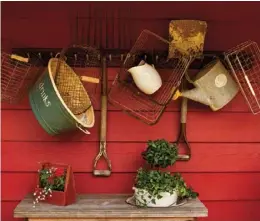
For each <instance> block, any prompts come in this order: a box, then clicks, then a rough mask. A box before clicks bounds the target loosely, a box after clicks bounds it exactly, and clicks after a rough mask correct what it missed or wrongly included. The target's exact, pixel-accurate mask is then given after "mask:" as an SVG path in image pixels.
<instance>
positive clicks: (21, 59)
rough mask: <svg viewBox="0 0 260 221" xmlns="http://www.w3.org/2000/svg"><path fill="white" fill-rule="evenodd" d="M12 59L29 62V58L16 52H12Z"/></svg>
mask: <svg viewBox="0 0 260 221" xmlns="http://www.w3.org/2000/svg"><path fill="white" fill-rule="evenodd" d="M11 59H14V60H17V61H21V62H25V63H28V62H29V58H25V57H22V56H19V55H16V54H12V55H11Z"/></svg>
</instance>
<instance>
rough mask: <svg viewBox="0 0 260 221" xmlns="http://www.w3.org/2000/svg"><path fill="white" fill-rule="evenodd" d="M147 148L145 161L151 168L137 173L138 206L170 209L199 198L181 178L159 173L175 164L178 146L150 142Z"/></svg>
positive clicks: (164, 141) (164, 172)
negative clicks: (183, 201) (186, 200)
mask: <svg viewBox="0 0 260 221" xmlns="http://www.w3.org/2000/svg"><path fill="white" fill-rule="evenodd" d="M147 144H148V146H147V148H146V150H145V151H143V152H142V157H143V159H144V160H146V162H147V163H148V165H149V166H148V167H146V168H142V167H141V168H139V169H138V171H137V175H136V178H135V185H134V187H133V189H134V198H135V202H136V205H137V206H142V207H168V206H171V205H174V204H176V203H177V200H180V199H185V198H194V197H197V196H198V193H196V192H194V191H193V190H192V188H190V187H188V186H187V184H186V183H185V181H184V179H183V178H182V176H181V174H179V173H175V174H173V173H170V172H168V171H162V170H160V168H167V167H169V166H172V165H173V164H174V163H175V162H176V160H177V157H178V149H177V146H176V145H175V144H171V143H169V142H168V141H166V140H165V139H158V140H154V141H148V142H147Z"/></svg>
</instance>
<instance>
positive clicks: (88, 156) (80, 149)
mask: <svg viewBox="0 0 260 221" xmlns="http://www.w3.org/2000/svg"><path fill="white" fill-rule="evenodd" d="M98 146H99V143H98V142H88V143H85V142H3V143H2V171H5V172H11V171H16V172H19V171H23V172H33V171H37V170H38V162H39V161H42V160H46V161H50V162H61V161H62V162H67V163H69V164H71V165H72V168H73V171H75V172H91V171H92V167H93V159H94V158H95V156H96V154H97V152H98ZM145 147H146V143H117V142H110V143H108V144H107V148H108V150H107V151H108V155H109V158H110V159H111V161H112V167H113V172H114V173H117V172H135V171H136V170H137V169H138V168H139V167H141V166H142V165H144V164H143V163H144V162H143V160H142V158H141V155H140V154H141V152H142V151H143V150H144V149H145ZM191 148H192V158H191V160H190V161H189V162H180V161H179V162H177V163H176V164H175V165H174V166H173V167H170V168H169V169H171V171H180V172H259V171H260V164H259V161H260V144H259V143H191ZM71 156H73V157H71ZM10 159H12V160H10ZM21 159H23V160H21ZM220 162H221V163H220ZM99 166H100V167H104V166H105V165H104V162H103V161H102V160H101V161H100V164H99Z"/></svg>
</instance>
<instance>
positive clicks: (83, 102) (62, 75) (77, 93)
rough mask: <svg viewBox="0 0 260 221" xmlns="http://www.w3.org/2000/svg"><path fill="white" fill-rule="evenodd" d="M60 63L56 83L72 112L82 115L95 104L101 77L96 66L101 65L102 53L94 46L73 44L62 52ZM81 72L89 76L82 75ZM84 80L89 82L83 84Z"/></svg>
mask: <svg viewBox="0 0 260 221" xmlns="http://www.w3.org/2000/svg"><path fill="white" fill-rule="evenodd" d="M62 61H66V62H62ZM58 63H59V64H58V65H57V69H56V73H57V74H56V75H55V84H56V86H57V88H58V90H59V93H60V95H61V97H62V99H63V100H64V102H65V103H66V105H67V106H68V108H69V109H70V110H71V111H72V113H73V114H75V115H80V114H82V113H84V112H86V111H87V110H88V109H89V108H90V107H91V106H93V103H92V100H94V94H95V91H96V89H97V85H98V84H97V83H99V78H100V73H99V72H97V71H94V67H96V66H100V53H99V51H98V50H96V49H95V48H92V47H88V46H80V45H73V46H72V47H70V48H65V49H64V50H63V51H62V52H61V53H60V58H59V62H58ZM68 64H71V66H69V65H68ZM79 72H81V74H83V75H87V76H80V75H79V74H78V73H79ZM83 81H86V82H87V83H86V84H85V82H84V85H83V83H82V82H83Z"/></svg>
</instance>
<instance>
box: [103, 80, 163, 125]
mask: <svg viewBox="0 0 260 221" xmlns="http://www.w3.org/2000/svg"><path fill="white" fill-rule="evenodd" d="M108 100H109V102H110V103H111V104H113V105H114V106H115V107H117V108H119V109H121V110H123V111H124V112H126V113H127V114H129V115H130V116H133V117H135V118H136V119H138V120H141V121H142V122H144V123H146V124H149V125H153V124H155V123H157V122H158V120H159V119H160V117H161V115H162V113H163V111H164V109H165V108H166V106H165V105H159V104H157V103H155V102H153V101H151V100H147V98H146V97H145V96H144V95H143V94H135V93H133V91H132V90H131V89H130V88H129V87H127V86H126V84H123V83H122V82H120V81H119V80H118V76H117V77H116V78H115V80H114V82H113V84H112V86H111V88H110V90H109V93H108Z"/></svg>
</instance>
